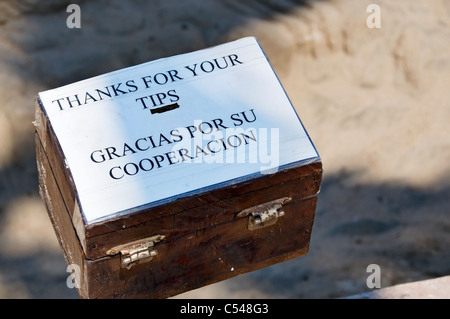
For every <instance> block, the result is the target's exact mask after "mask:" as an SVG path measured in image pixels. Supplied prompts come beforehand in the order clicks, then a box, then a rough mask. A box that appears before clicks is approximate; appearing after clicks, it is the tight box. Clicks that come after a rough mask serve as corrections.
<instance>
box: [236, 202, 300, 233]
mask: <svg viewBox="0 0 450 319" xmlns="http://www.w3.org/2000/svg"><path fill="white" fill-rule="evenodd" d="M291 200H292V198H290V197H283V198H280V199H276V200H273V201H270V202H267V203H264V204H261V205H257V206H253V207H250V208H247V209H244V210H243V211H241V212H240V213H239V214H237V216H236V217H245V216H248V229H249V230H255V229H260V228H263V227H267V226H270V225H273V224H275V223H276V222H277V220H278V218H279V217H281V216H284V211H283V209H282V207H283V205H284V204H286V203H287V202H289V201H291Z"/></svg>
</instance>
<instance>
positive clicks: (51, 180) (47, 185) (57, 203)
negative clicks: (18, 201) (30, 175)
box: [35, 134, 88, 297]
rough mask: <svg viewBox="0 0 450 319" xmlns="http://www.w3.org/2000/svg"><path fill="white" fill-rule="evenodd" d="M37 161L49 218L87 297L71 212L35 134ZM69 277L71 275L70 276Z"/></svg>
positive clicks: (80, 288) (68, 262) (81, 259)
mask: <svg viewBox="0 0 450 319" xmlns="http://www.w3.org/2000/svg"><path fill="white" fill-rule="evenodd" d="M35 142H36V161H37V167H38V174H39V193H40V195H41V197H42V199H43V201H44V203H45V205H46V208H47V212H48V216H49V218H50V221H51V223H52V225H53V228H54V230H55V234H56V237H57V238H58V241H59V244H60V247H61V249H62V251H63V253H64V258H65V260H66V263H67V264H68V265H71V264H74V265H76V266H78V267H77V269H79V270H80V273H76V274H74V275H75V276H77V277H76V280H77V281H78V282H79V283H80V287H79V288H78V289H77V290H78V293H79V295H80V296H82V297H83V296H87V295H88V293H87V285H86V278H85V275H86V271H85V269H84V267H85V263H84V259H85V257H84V254H83V251H82V247H81V245H80V243H79V241H78V237H77V234H76V232H75V229H74V227H73V224H72V220H71V218H70V214H69V211H68V209H67V206H66V204H65V203H64V200H63V198H62V196H61V193H60V188H59V186H58V184H57V182H56V179H55V177H54V175H53V172H52V169H51V167H50V162H49V161H48V158H47V156H46V154H45V152H44V149H43V146H42V144H41V141H40V139H39V136H38V135H37V134H35ZM68 276H69V274H68Z"/></svg>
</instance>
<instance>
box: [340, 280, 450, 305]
mask: <svg viewBox="0 0 450 319" xmlns="http://www.w3.org/2000/svg"><path fill="white" fill-rule="evenodd" d="M345 299H450V276H445V277H439V278H435V279H428V280H421V281H416V282H411V283H406V284H401V285H396V286H392V287H387V288H381V289H376V290H373V291H370V292H365V293H362V294H358V295H353V296H349V297H347V298H345Z"/></svg>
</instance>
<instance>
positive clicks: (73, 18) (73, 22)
mask: <svg viewBox="0 0 450 319" xmlns="http://www.w3.org/2000/svg"><path fill="white" fill-rule="evenodd" d="M66 12H67V13H70V15H69V16H68V17H67V20H66V25H67V27H68V28H69V29H74V28H75V29H80V28H81V8H80V6H79V5H78V4H73V3H72V4H69V5H68V6H67V9H66Z"/></svg>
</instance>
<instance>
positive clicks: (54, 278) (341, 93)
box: [0, 0, 450, 298]
mask: <svg viewBox="0 0 450 319" xmlns="http://www.w3.org/2000/svg"><path fill="white" fill-rule="evenodd" d="M70 3H79V4H80V7H81V29H68V28H67V26H66V19H67V17H68V15H69V14H68V13H66V7H67V5H68V4H70ZM370 3H376V4H378V5H379V7H380V9H381V28H379V29H378V28H373V29H371V28H368V27H367V24H366V19H367V17H368V16H369V14H370V13H368V12H367V11H366V9H367V6H368V5H369V4H370ZM247 35H251V36H256V37H257V38H258V39H259V40H260V42H261V44H262V46H263V48H264V49H265V50H266V53H267V55H268V57H269V59H270V60H271V62H272V64H273V66H274V68H275V70H276V72H277V73H278V75H279V77H280V79H281V82H282V83H283V85H284V86H285V89H286V91H287V93H288V95H289V96H290V98H291V100H292V102H293V104H294V105H295V107H296V109H297V111H298V113H299V115H300V117H301V119H302V121H303V123H304V125H305V126H306V128H307V130H308V132H309V134H310V136H311V138H312V140H313V142H314V143H315V145H316V147H317V149H318V151H319V153H320V155H321V157H322V160H323V163H324V169H325V173H324V180H323V187H322V190H321V193H320V197H319V203H318V208H317V213H316V220H315V224H314V228H313V232H312V239H311V246H310V251H309V253H308V255H307V256H304V257H301V258H298V259H295V260H291V261H288V262H284V263H281V264H278V265H275V266H272V267H268V268H266V269H263V270H261V271H257V272H253V273H249V274H246V275H242V276H238V277H236V278H233V279H230V280H226V281H223V282H221V283H218V284H214V285H210V286H207V287H204V288H201V289H198V290H194V291H191V292H188V293H185V294H182V295H180V297H186V298H198V297H203V298H241V297H242V298H244V297H245V298H254V297H268V298H334V297H343V296H349V295H354V294H357V293H361V292H364V291H369V288H368V287H367V286H366V279H367V277H368V275H369V273H367V272H366V268H367V266H368V265H369V264H378V265H379V266H380V269H381V286H382V287H388V286H391V285H395V284H401V283H407V282H411V281H416V280H423V279H429V278H435V277H439V276H444V275H449V274H450V254H449V246H450V236H449V232H450V215H449V214H450V200H449V198H450V125H449V120H450V90H449V87H450V54H449V53H450V41H449V40H450V3H449V2H448V1H446V0H415V1H410V0H398V1H383V0H377V1H363V0H361V1H350V0H329V1H327V0H323V1H288V0H283V1H268V0H267V1H253V0H252V1H245V2H244V1H234V0H217V1H202V0H188V1H167V0H166V1H140V0H134V1H126V2H125V1H95V2H89V1H78V2H77V1H61V0H47V1H37V0H20V1H19V0H16V1H14V0H6V1H2V2H1V3H0V298H77V294H76V292H75V291H74V290H73V289H69V288H68V287H67V286H66V279H67V277H68V273H67V272H66V264H65V262H64V258H63V255H62V253H61V251H60V250H59V247H58V243H57V240H56V237H55V235H54V233H53V229H52V227H51V224H50V222H49V220H48V217H47V214H46V210H45V207H44V204H43V202H42V201H41V199H40V197H39V195H38V188H37V184H38V180H37V169H36V165H35V152H34V140H33V137H34V130H33V126H32V124H31V123H32V121H33V117H34V113H33V99H34V97H35V96H36V94H37V93H38V92H39V91H42V90H45V89H49V88H53V87H57V86H60V85H63V84H67V83H70V82H73V81H77V80H81V79H84V78H87V77H91V76H94V75H97V74H101V73H104V72H107V71H112V70H116V69H119V68H123V67H126V66H131V65H135V64H138V63H141V62H145V61H149V60H152V59H155V58H159V57H164V56H169V55H173V54H178V53H183V52H188V51H192V50H195V49H200V48H204V47H208V46H211V45H215V44H218V43H222V42H225V41H228V40H233V39H236V38H239V37H242V36H247Z"/></svg>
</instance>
